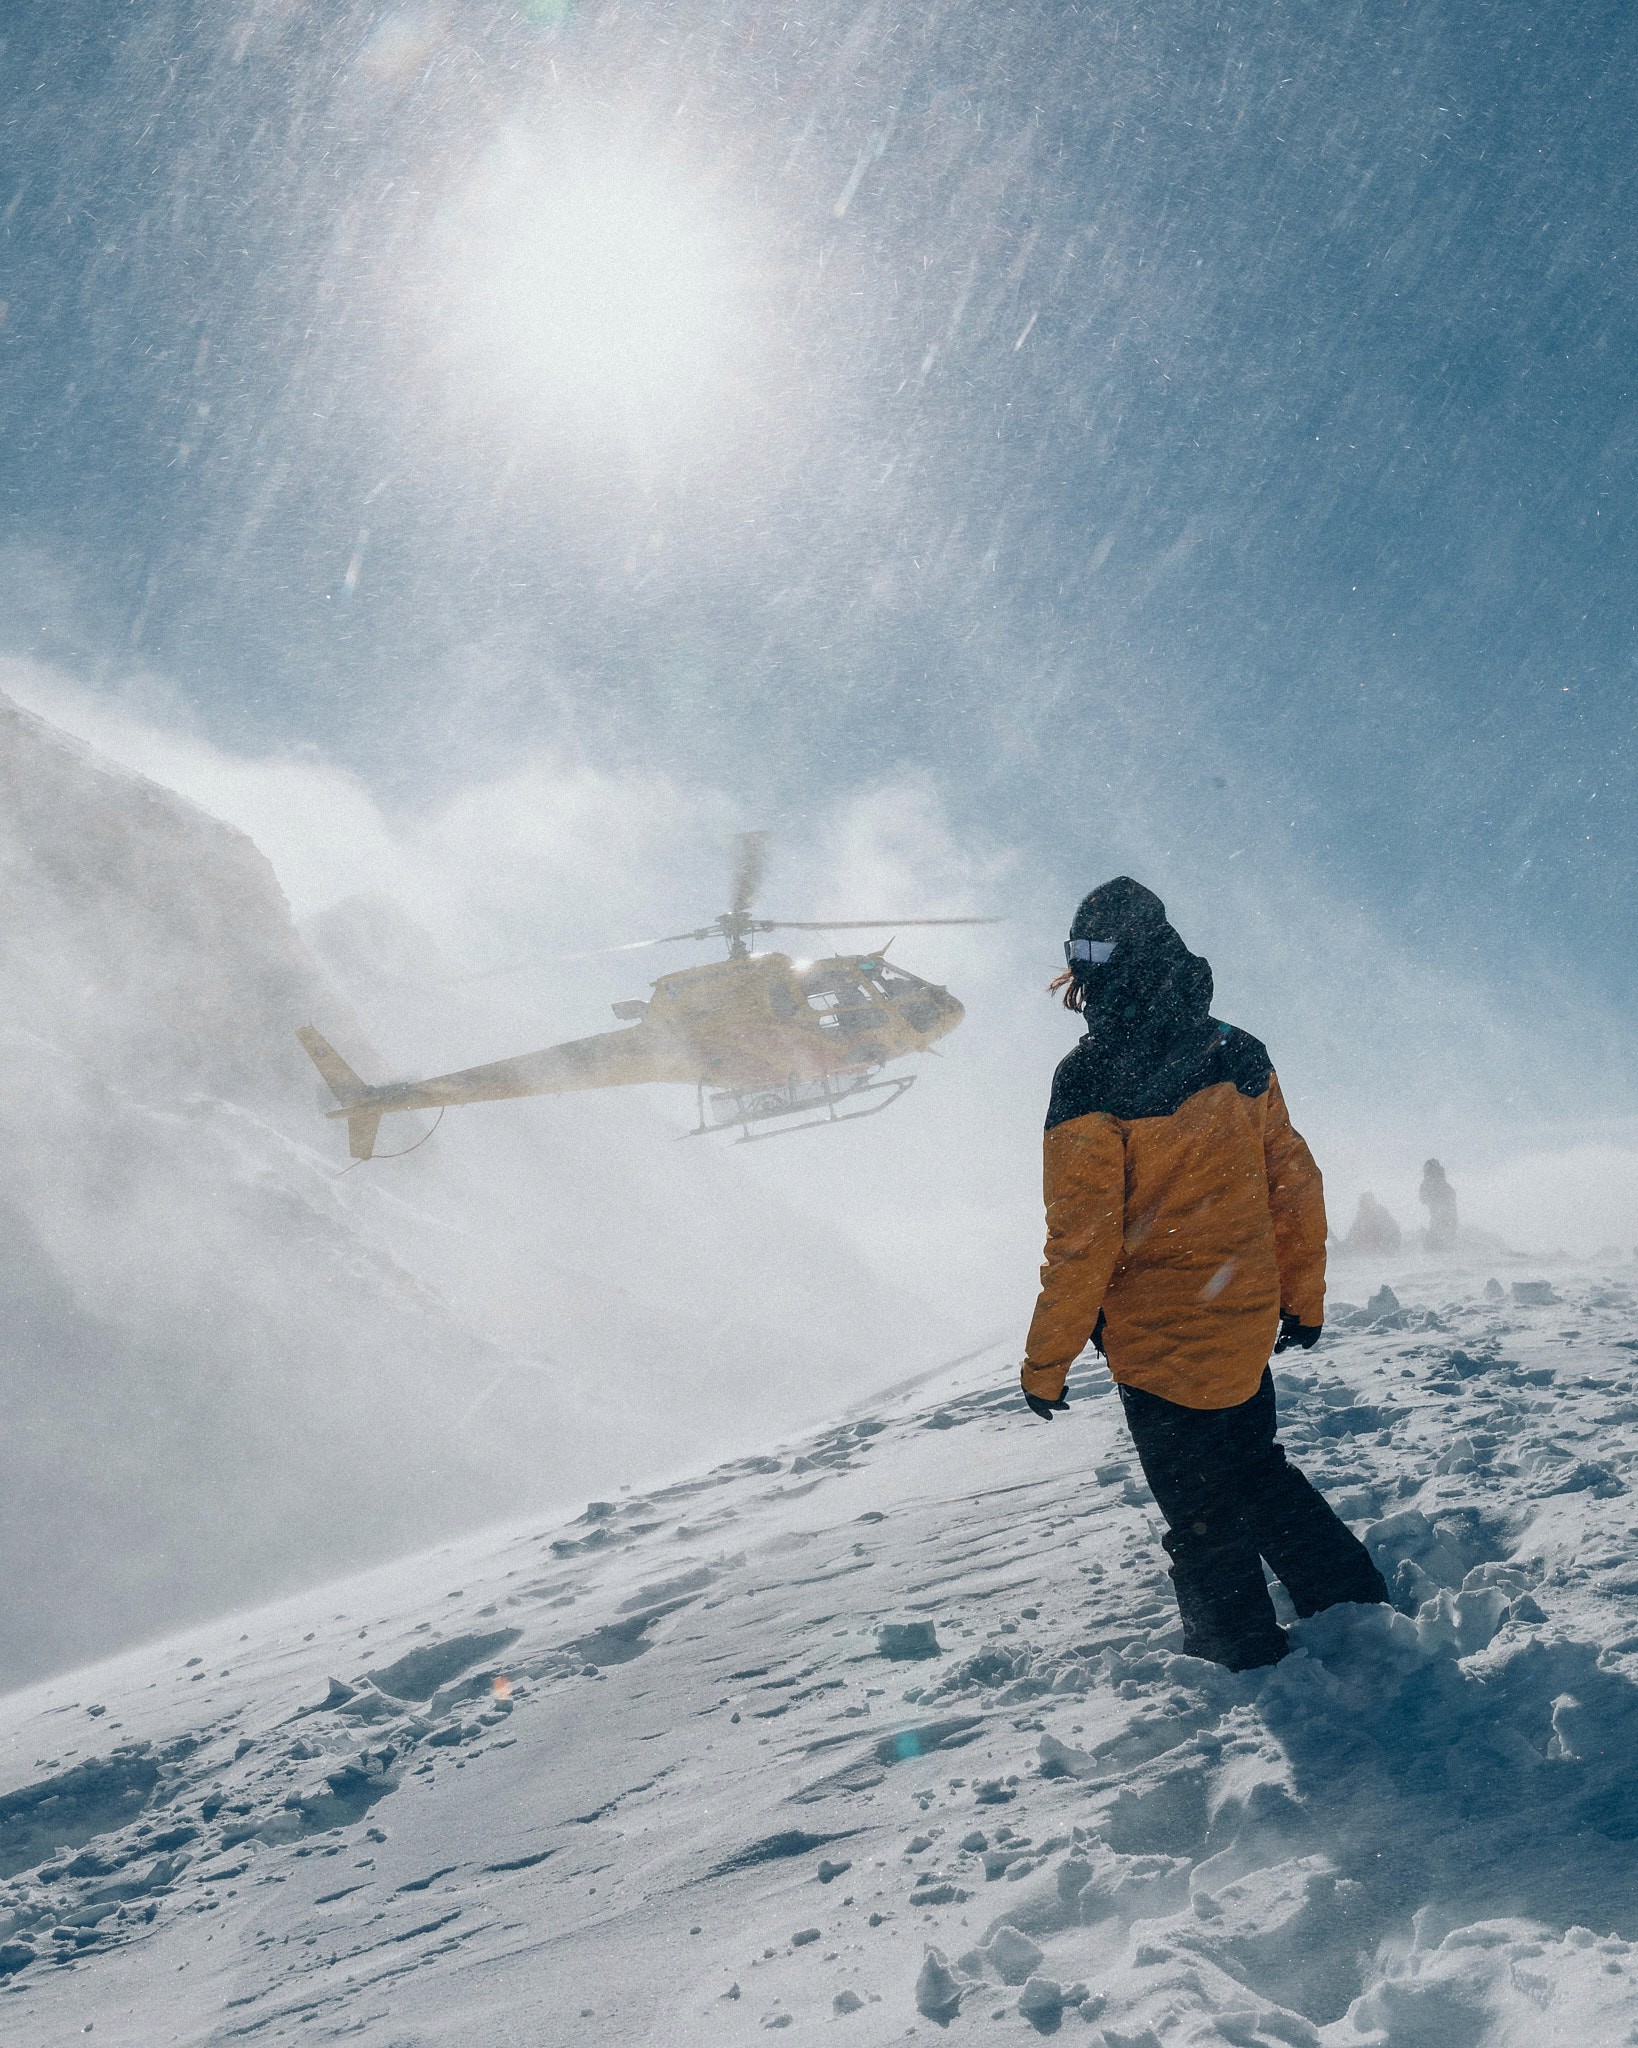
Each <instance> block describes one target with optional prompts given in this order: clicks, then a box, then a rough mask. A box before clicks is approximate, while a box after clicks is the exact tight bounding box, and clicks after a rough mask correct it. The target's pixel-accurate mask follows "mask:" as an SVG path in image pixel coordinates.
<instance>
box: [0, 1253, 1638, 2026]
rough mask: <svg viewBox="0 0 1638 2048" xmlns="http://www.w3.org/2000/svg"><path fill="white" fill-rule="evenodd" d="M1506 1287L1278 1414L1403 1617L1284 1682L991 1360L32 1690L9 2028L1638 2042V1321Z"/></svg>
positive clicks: (3, 1835)
mask: <svg viewBox="0 0 1638 2048" xmlns="http://www.w3.org/2000/svg"><path fill="white" fill-rule="evenodd" d="M1478 1277H1482V1276H1475V1278H1474V1279H1471V1280H1466V1281H1458V1280H1454V1279H1452V1280H1446V1281H1444V1282H1442V1283H1441V1282H1439V1281H1437V1280H1435V1279H1431V1278H1428V1277H1425V1276H1424V1278H1423V1279H1421V1280H1420V1281H1418V1282H1416V1283H1414V1284H1413V1283H1403V1284H1401V1287H1400V1293H1401V1295H1402V1297H1403V1299H1404V1305H1403V1306H1401V1307H1397V1308H1386V1307H1383V1308H1380V1309H1379V1310H1378V1312H1377V1314H1376V1315H1375V1316H1374V1317H1372V1316H1369V1315H1367V1314H1366V1313H1365V1312H1364V1311H1360V1312H1358V1313H1356V1314H1355V1315H1354V1316H1352V1317H1347V1316H1346V1315H1345V1316H1344V1320H1347V1321H1350V1322H1351V1323H1352V1325H1353V1326H1352V1327H1349V1328H1347V1329H1345V1330H1343V1331H1341V1332H1339V1333H1338V1334H1337V1335H1335V1336H1333V1337H1331V1338H1328V1339H1327V1340H1326V1342H1325V1344H1324V1345H1323V1347H1322V1348H1321V1349H1320V1350H1319V1351H1318V1352H1316V1353H1314V1354H1312V1355H1311V1356H1304V1357H1303V1359H1302V1361H1301V1363H1300V1366H1298V1367H1297V1368H1295V1369H1292V1370H1290V1371H1287V1372H1282V1374H1281V1397H1282V1413H1283V1417H1284V1432H1285V1436H1286V1440H1287V1442H1288V1443H1289V1444H1290V1445H1291V1447H1292V1450H1293V1452H1294V1454H1295V1455H1296V1456H1297V1457H1298V1458H1299V1459H1300V1461H1301V1462H1302V1463H1303V1464H1304V1465H1305V1466H1306V1468H1307V1469H1308V1470H1309V1471H1310V1472H1311V1473H1312V1475H1313V1476H1314V1477H1315V1478H1316V1479H1317V1480H1319V1481H1320V1482H1321V1483H1322V1484H1325V1485H1326V1486H1328V1488H1329V1489H1330V1490H1331V1491H1332V1494H1333V1498H1335V1499H1336V1500H1337V1502H1338V1504H1339V1505H1340V1506H1341V1508H1342V1509H1343V1511H1344V1512H1345V1513H1346V1514H1347V1515H1349V1516H1350V1517H1351V1519H1352V1520H1353V1521H1354V1522H1355V1524H1356V1526H1361V1527H1364V1528H1366V1529H1367V1530H1368V1538H1369V1541H1370V1542H1371V1544H1372V1548H1373V1550H1374V1551H1375V1552H1376V1554H1377V1556H1378V1559H1379V1562H1381V1563H1382V1564H1383V1566H1384V1569H1385V1570H1386V1571H1387V1572H1388V1574H1389V1577H1390V1579H1391V1581H1392V1582H1393V1584H1394V1587H1395V1592H1396V1597H1397V1598H1398V1600H1399V1601H1400V1603H1401V1604H1402V1605H1403V1606H1404V1607H1405V1608H1406V1609H1407V1610H1409V1611H1407V1612H1404V1613H1394V1612H1389V1611H1386V1610H1370V1611H1367V1610H1360V1609H1344V1610H1337V1611H1334V1612H1332V1613H1331V1614H1329V1615H1326V1616H1322V1617H1319V1618H1318V1619H1316V1620H1315V1621H1312V1622H1308V1623H1303V1624H1299V1625H1297V1627H1296V1629H1295V1631H1294V1639H1295V1641H1296V1642H1297V1644H1298V1645H1299V1652H1298V1654H1296V1655H1294V1656H1293V1657H1291V1658H1289V1659H1288V1660H1287V1661H1286V1662H1285V1664H1283V1665H1282V1666H1280V1667H1278V1668H1277V1669H1275V1670H1273V1671H1271V1672H1263V1673H1249V1674H1245V1675H1243V1676H1239V1677H1235V1676H1231V1675H1229V1674H1227V1673H1224V1672H1221V1671H1219V1670H1217V1669H1215V1668H1214V1667H1209V1666H1206V1665H1202V1664H1200V1663H1198V1662H1196V1661H1194V1660H1191V1659H1186V1658H1182V1657H1180V1656H1178V1655H1177V1654H1176V1651H1175V1644H1176V1641H1177V1631H1176V1626H1175V1617H1174V1614H1173V1612H1172V1609H1171V1605H1170V1599H1169V1589H1168V1587H1167V1585H1166V1582H1165V1580H1164V1577H1163V1576H1162V1572H1161V1564H1162V1562H1163V1560H1162V1558H1161V1554H1160V1552H1159V1549H1158V1546H1157V1544H1156V1541H1155V1536H1154V1530H1153V1527H1152V1516H1153V1510H1152V1508H1151V1507H1150V1506H1149V1504H1148V1501H1147V1497H1146V1495H1145V1493H1144V1492H1143V1490H1142V1487H1141V1482H1140V1480H1139V1477H1138V1475H1137V1472H1136V1469H1135V1461H1134V1459H1133V1456H1132V1453H1131V1450H1130V1446H1129V1444H1128V1442H1127V1439H1126V1437H1125V1435H1124V1432H1123V1430H1122V1429H1121V1427H1120V1421H1119V1416H1118V1413H1117V1406H1116V1403H1115V1401H1114V1400H1113V1398H1112V1397H1111V1396H1110V1395H1109V1393H1108V1391H1107V1387H1106V1386H1104V1387H1100V1385H1099V1383H1098V1380H1097V1378H1096V1377H1095V1376H1094V1374H1093V1373H1091V1372H1090V1371H1088V1370H1086V1369H1085V1368H1083V1369H1081V1371H1080V1372H1078V1374H1077V1376H1076V1385H1075V1387H1074V1389H1073V1392H1074V1396H1075V1399H1076V1406H1075V1407H1074V1408H1072V1409H1071V1411H1070V1413H1069V1414H1068V1415H1067V1416H1064V1417H1061V1418H1060V1419H1059V1420H1058V1421H1057V1422H1055V1423H1054V1424H1053V1425H1052V1426H1051V1427H1050V1428H1044V1427H1042V1426H1040V1425H1039V1424H1035V1423H1032V1422H1031V1421H1030V1419H1029V1418H1028V1417H1027V1416H1026V1415H1024V1414H1023V1412H1022V1411H1021V1409H1020V1407H1019V1405H1018V1403H1017V1397H1016V1395H1015V1394H1014V1392H1013V1391H1012V1389H1011V1387H1010V1386H1009V1385H1006V1384H997V1382H998V1381H1002V1382H1004V1381H1005V1380H1006V1378H1007V1377H1008V1375H1007V1374H1006V1372H1005V1370H1004V1369H1003V1368H1001V1367H1000V1366H998V1365H997V1364H996V1363H995V1360H994V1359H993V1358H992V1359H991V1361H990V1362H989V1363H988V1364H987V1365H986V1364H985V1363H982V1362H974V1363H969V1364H968V1365H966V1366H964V1367H962V1368H961V1369H960V1371H959V1372H958V1373H956V1374H954V1375H952V1376H951V1377H950V1378H948V1379H947V1381H946V1382H945V1383H944V1385H943V1386H942V1387H941V1388H938V1389H928V1388H925V1387H924V1388H921V1389H918V1390H917V1391H915V1392H913V1393H910V1394H905V1395H901V1396H899V1397H897V1398H896V1399H894V1400H890V1401H888V1402H887V1403H885V1404H883V1405H881V1406H880V1407H879V1408H878V1409H877V1410H876V1411H875V1412H874V1413H871V1414H868V1415H862V1416H859V1417H856V1418H854V1419H850V1420H845V1421H842V1422H839V1423H837V1424H835V1425H834V1426H832V1427H830V1428H827V1429H826V1430H824V1431H822V1432H820V1433H819V1434H817V1435H815V1436H813V1437H811V1438H809V1439H808V1440H806V1441H804V1442H803V1443H802V1444H801V1445H800V1446H798V1447H796V1448H795V1449H794V1450H786V1451H784V1452H782V1453H780V1454H778V1455H772V1454H770V1455H768V1456H766V1457H752V1458H742V1459H740V1460H738V1461H736V1462H734V1463H732V1464H729V1465H725V1466H722V1467H719V1468H718V1469H717V1470H715V1471H713V1472H710V1473H707V1474H704V1475H702V1476H700V1477H698V1478H695V1479H691V1480H687V1481H684V1482H682V1483H680V1484H677V1485H673V1486H670V1487H666V1488H664V1489H661V1490H659V1491H655V1492H650V1493H647V1494H643V1495H641V1496H632V1495H627V1496H623V1497H622V1498H621V1499H620V1500H618V1501H616V1502H610V1503H594V1504H593V1505H592V1506H590V1507H589V1508H588V1509H587V1510H586V1512H585V1513H584V1514H583V1515H582V1516H581V1517H580V1518H579V1519H578V1520H577V1521H576V1522H574V1523H572V1524H570V1525H568V1526H567V1527H559V1528H553V1529H547V1530H540V1529H535V1528H513V1529H510V1530H508V1531H505V1532H501V1533H494V1532H491V1533H490V1534H488V1535H486V1536H483V1537H478V1538H472V1539H468V1540H466V1541H463V1542H461V1543H458V1544H454V1545H451V1546H449V1547H447V1548H446V1549H443V1550H440V1551H438V1552H437V1553H435V1554H431V1555H428V1556H423V1557H419V1558H415V1559H410V1560H406V1561H405V1562H404V1563H403V1564H401V1565H399V1566H395V1567H391V1568H389V1569H387V1570H385V1571H381V1572H377V1573H374V1574H372V1575H371V1576H369V1577H368V1578H362V1579H355V1580H352V1581H349V1582H346V1583H345V1584H343V1585H338V1586H332V1587H330V1588H327V1589H324V1590H323V1591H322V1592H320V1593H314V1594H311V1595H304V1596H303V1597H302V1598H300V1599H299V1600H291V1601H287V1602H285V1603H283V1604H282V1605H281V1606H279V1607H276V1608H270V1609H264V1610H261V1611H259V1612H258V1613H256V1614H253V1615H246V1616H241V1617H237V1618H235V1619H234V1620H232V1621H231V1622H224V1623H221V1624H218V1625H216V1626H213V1627H211V1628H208V1629H200V1630H197V1631H193V1632H191V1633H190V1634H188V1635H187V1636H185V1637H177V1638H174V1639H172V1640H171V1641H169V1642H167V1643H164V1644H161V1645H158V1646H155V1647H153V1648H150V1649H146V1650H142V1651H138V1652H134V1653H131V1654H129V1655H127V1656H125V1657H123V1658H121V1659H120V1660H118V1661H117V1662H114V1663H110V1664H107V1665H104V1666H102V1667H100V1668H97V1669H93V1670H87V1671H82V1672H79V1673H77V1674H74V1675H73V1676H72V1678H71V1679H68V1680H59V1681H53V1682H52V1683H50V1684H47V1685H42V1686H37V1687H34V1688H32V1689H31V1690H30V1691H28V1692H26V1693H20V1694H15V1695H13V1696H12V1697H11V1698H10V1699H8V1700H6V1701H4V1702H0V1741H3V1743H4V1754H5V1756H6V1758H7V1759H8V1761H7V1764H6V1767H5V1773H4V1779H3V1781H0V1782H3V1786H4V1793H3V1796H0V1886H3V1889H0V1930H4V1931H3V1934H0V1939H3V1941H4V1946H3V1947H0V1969H3V1970H5V1971H6V1972H8V1973H9V1974H8V1975H7V1976H6V1977H5V1979H4V1983H5V1990H4V1992H3V1993H0V2030H3V2031H4V2033H5V2037H6V2038H7V2040H8V2041H10V2040H15V2041H18V2042H20V2043H33V2042H41V2043H52V2044H54V2043H56V2042H59V2041H66V2040H67V2039H68V2038H69V2037H70V2035H72V2036H74V2037H75V2038H78V2036H79V2034H80V2031H81V2029H82V2028H83V2027H84V2026H85V2025H86V2024H87V2023H93V2024H94V2026H95V2030H96V2039H97V2040H98V2041H99V2042H107V2041H110V2040H111V2041H113V2042H115V2043H127V2042H129V2043H132V2044H136V2043H141V2044H144V2048H147V2044H151V2043H156V2042H168V2041H176V2042H184V2043H191V2042H210V2043H227V2042H234V2041H272V2040H278V2039H281V2038H295V2037H296V2036H297V2035H298V2033H299V2034H300V2035H301V2036H302V2037H303V2038H305V2039H308V2040H315V2039H317V2040H332V2039H341V2038H344V2037H345V2038H357V2039H364V2040H368V2041H377V2042H381V2043H383V2044H389V2043H390V2044H394V2048H410V2044H415V2048H421V2044H431V2043H446V2042H447V2043H462V2044H465V2043H473V2044H476V2043H478V2042H480V2041H482V2042H485V2043H518V2044H523V2043H529V2044H535V2048H538V2044H543V2043H558V2042H563V2043H567V2042H570V2041H574V2042H577V2043H601V2042H610V2043H613V2042H622V2043H629V2042H632V2041H645V2042H654V2043H657V2044H659V2043H663V2044H667V2048H669V2044H694V2043H700V2044H703V2043H707V2042H710V2043H731V2042H734V2041H739V2040H746V2041H749V2040H751V2039H753V2038H760V2037H761V2035H762V2033H763V2032H764V2031H765V2030H777V2031H783V2030H785V2029H787V2028H789V2029H790V2030H792V2032H793V2033H809V2034H811V2033H813V2032H815V2030H817V2029H819V2028H827V2029H828V2028H834V2030H835V2038H836V2039H838V2040H851V2041H855V2042H860V2043H877V2042H886V2041H888V2040H896V2039H900V2038H903V2037H905V2036H906V2035H907V2034H912V2033H914V2034H918V2035H920V2036H922V2037H924V2038H928V2039H931V2038H934V2037H936V2036H937V2035H938V2034H939V2033H940V2031H941V2030H942V2029H945V2028H949V2029H950V2030H951V2032H952V2038H955V2037H959V2035H960V2034H961V2033H963V2032H973V2031H976V2032H978V2033H980V2034H982V2035H983V2037H985V2038H991V2039H994V2038H1013V2037H1016V2038H1020V2039H1022V2038H1030V2037H1033V2035H1034V2034H1036V2033H1051V2032H1055V2031H1060V2030H1062V2031H1064V2032H1066V2033H1067V2034H1068V2035H1070V2037H1071V2038H1076V2037H1080V2038H1086V2039H1088V2040H1090V2041H1092V2042H1097V2041H1099V2040H1100V2038H1101V2039H1102V2041H1104V2042H1106V2043H1108V2044H1110V2048H1136V2044H1143V2048H1157V2044H1162V2043H1165V2044H1170V2043H1172V2042H1188V2043H1218V2042H1224V2043H1233V2044H1236V2048H1248V2044H1252V2043H1267V2044H1274V2043H1284V2044H1293V2043H1305V2042H1315V2043H1326V2044H1334V2048H1343V2044H1347V2048H1364V2044H1378V2048H1401V2044H1415V2043H1435V2042H1437V2043H1463V2044H1503V2043H1506V2044H1512V2043H1517V2044H1520V2048H1523V2044H1525V2043H1531V2044H1534V2043H1538V2042H1540V2041H1541V2040H1542V2039H1544V2038H1553V2039H1569V2038H1571V2036H1572V2034H1574V2035H1579V2037H1580V2038H1582V2039H1584V2040H1586V2041H1588V2042H1597V2043H1602V2042H1616V2041H1628V2040H1638V1987H1635V1972H1638V1948H1635V1946H1634V1944H1635V1942H1638V1884H1635V1879H1634V1843H1635V1841H1638V1780H1635V1779H1634V1776H1633V1774H1632V1770H1631V1758H1632V1756H1633V1753H1634V1749H1635V1746H1638V1679H1635V1674H1638V1663H1635V1658H1638V1605H1635V1599H1638V1567H1635V1565H1634V1562H1633V1539H1634V1536H1635V1535H1638V1529H1635V1527H1634V1517H1633V1514H1632V1510H1631V1494H1630V1474H1631V1467H1632V1463H1633V1459H1634V1456H1635V1455H1638V1436H1635V1433H1634V1430H1633V1424H1634V1423H1635V1422H1638V1401H1635V1400H1634V1398H1633V1396H1632V1394H1631V1391H1630V1387H1631V1381H1632V1375H1633V1353H1634V1350H1635V1349H1638V1314H1635V1304H1634V1297H1633V1293H1632V1290H1631V1289H1630V1287H1628V1286H1625V1285H1622V1284H1619V1283H1617V1282H1614V1281H1603V1282H1595V1281H1593V1280H1592V1279H1590V1278H1589V1277H1588V1276H1587V1275H1586V1273H1585V1272H1582V1273H1581V1274H1580V1275H1578V1276H1576V1277H1572V1278H1567V1277H1564V1276H1560V1278H1559V1279H1558V1282H1557V1285H1556V1287H1553V1288H1549V1289H1547V1290H1545V1292H1546V1293H1547V1294H1548V1296H1549V1297H1550V1298H1548V1299H1546V1300H1541V1301H1536V1302H1531V1303H1529V1304H1527V1305H1518V1304H1514V1303H1512V1302H1504V1303H1501V1304H1496V1303H1494V1302H1490V1301H1486V1300H1485V1299H1484V1298H1483V1296H1482V1294H1481V1293H1480V1292H1479V1290H1478V1284H1477V1280H1478ZM1457 1294H1462V1295H1463V1296H1464V1298H1463V1299H1461V1300H1458V1301H1454V1302H1453V1300H1452V1297H1453V1296H1454V1295H1457ZM1282 1365H1283V1361H1282ZM929 1636H931V1638H932V1640H931V1641H929ZM935 1646H936V1653H934V1654H920V1655H918V1654H916V1653H918V1652H922V1653H926V1652H932V1651H935ZM884 1649H886V1650H889V1651H892V1652H894V1653H895V1654H893V1655H884V1654H883V1653H882V1652H883V1650H884ZM53 1802H54V1803H53ZM826 2038H830V2035H829V2034H828V2033H827V2035H826Z"/></svg>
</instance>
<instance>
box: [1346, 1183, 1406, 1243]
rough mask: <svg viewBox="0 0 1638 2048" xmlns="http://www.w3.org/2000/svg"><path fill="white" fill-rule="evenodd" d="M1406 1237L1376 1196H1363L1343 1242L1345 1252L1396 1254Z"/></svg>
mask: <svg viewBox="0 0 1638 2048" xmlns="http://www.w3.org/2000/svg"><path fill="white" fill-rule="evenodd" d="M1404 1242H1405V1237H1404V1233H1403V1231H1401V1229H1400V1228H1399V1225H1398V1224H1397V1223H1396V1222H1395V1221H1394V1219H1393V1217H1392V1216H1391V1215H1390V1214H1389V1213H1388V1211H1387V1210H1386V1209H1384V1208H1383V1206H1382V1204H1381V1203H1380V1202H1379V1201H1378V1200H1377V1199H1376V1197H1375V1195H1361V1196H1360V1198H1359V1207H1358V1209H1356V1210H1355V1212H1354V1220H1353V1222H1352V1223H1351V1224H1350V1225H1349V1226H1348V1235H1347V1236H1346V1237H1345V1238H1344V1239H1343V1240H1342V1249H1343V1250H1344V1251H1345V1252H1396V1251H1398V1250H1399V1249H1400V1248H1401V1247H1402V1246H1403V1244H1404Z"/></svg>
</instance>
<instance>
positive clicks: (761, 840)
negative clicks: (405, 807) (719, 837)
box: [730, 832, 768, 917]
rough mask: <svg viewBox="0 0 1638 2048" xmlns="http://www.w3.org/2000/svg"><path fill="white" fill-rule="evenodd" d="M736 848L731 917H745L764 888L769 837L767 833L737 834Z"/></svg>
mask: <svg viewBox="0 0 1638 2048" xmlns="http://www.w3.org/2000/svg"><path fill="white" fill-rule="evenodd" d="M734 847H735V852H734V887H733V910H732V911H731V913H730V915H731V916H734V917H743V916H744V915H745V913H746V911H747V910H749V909H750V907H751V900H752V898H753V897H754V896H755V895H756V892H757V890H758V889H759V888H760V887H761V886H762V870H763V869H764V868H765V867H766V866H767V863H768V835H767V833H766V832H736V833H735V834H734Z"/></svg>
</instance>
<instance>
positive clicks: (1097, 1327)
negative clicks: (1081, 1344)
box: [1092, 1308, 1109, 1358]
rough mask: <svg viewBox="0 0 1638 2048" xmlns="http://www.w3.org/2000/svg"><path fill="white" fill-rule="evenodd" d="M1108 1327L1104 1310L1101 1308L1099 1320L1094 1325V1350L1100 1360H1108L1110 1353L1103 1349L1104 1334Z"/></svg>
mask: <svg viewBox="0 0 1638 2048" xmlns="http://www.w3.org/2000/svg"><path fill="white" fill-rule="evenodd" d="M1108 1327H1109V1326H1108V1323H1107V1321H1106V1319H1105V1317H1104V1313H1103V1310H1102V1309H1101V1308H1100V1309H1099V1310H1098V1320H1097V1321H1096V1322H1095V1323H1094V1324H1093V1325H1092V1349H1093V1350H1094V1351H1095V1352H1096V1353H1097V1354H1098V1356H1099V1357H1100V1358H1107V1357H1108V1356H1109V1354H1108V1352H1107V1351H1105V1350H1104V1348H1103V1333H1104V1331H1105V1330H1106V1329H1107V1328H1108Z"/></svg>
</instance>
